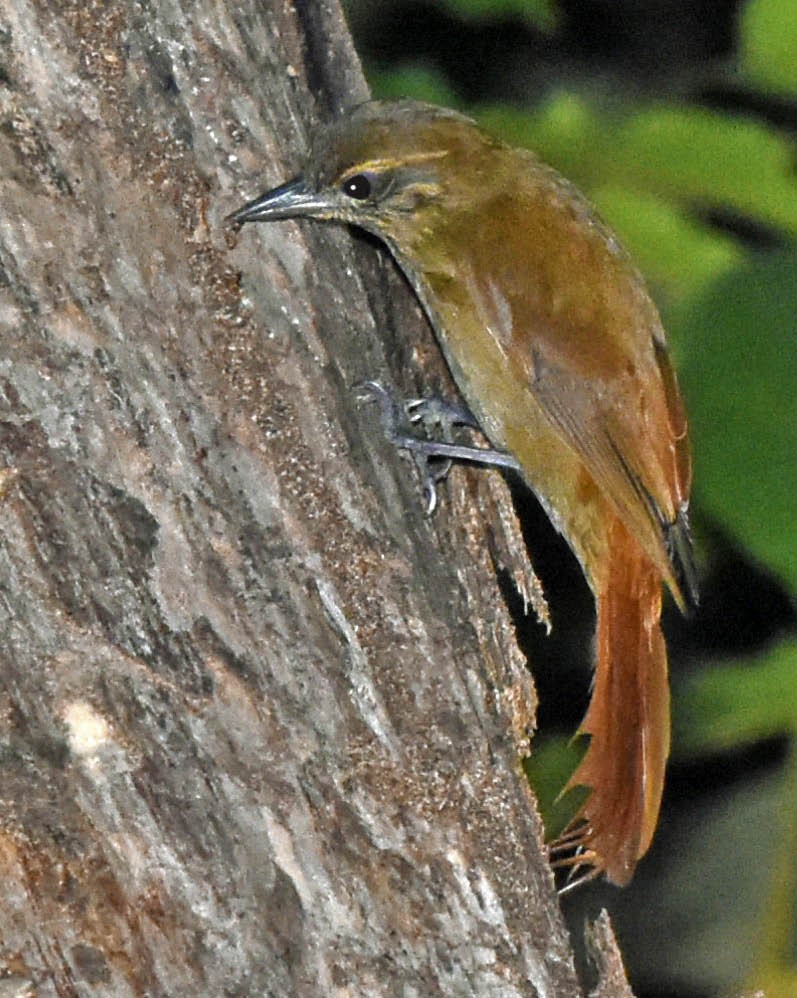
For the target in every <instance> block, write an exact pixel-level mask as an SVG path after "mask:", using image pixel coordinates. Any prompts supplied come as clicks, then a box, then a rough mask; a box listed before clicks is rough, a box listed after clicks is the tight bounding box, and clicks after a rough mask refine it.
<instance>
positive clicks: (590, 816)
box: [552, 520, 670, 886]
mask: <svg viewBox="0 0 797 998" xmlns="http://www.w3.org/2000/svg"><path fill="white" fill-rule="evenodd" d="M611 530H612V538H611V540H612V543H611V546H610V550H611V565H610V566H609V571H608V573H607V574H606V576H605V579H604V581H603V584H602V585H601V587H600V589H599V591H598V599H597V606H598V624H597V659H596V667H595V679H594V685H593V692H592V699H591V701H590V705H589V709H588V710H587V714H586V717H585V718H584V721H583V724H582V726H581V729H580V732H581V733H584V734H588V735H589V736H590V744H589V748H588V749H587V753H586V755H585V756H584V759H583V760H582V762H581V764H580V765H579V766H578V768H577V769H576V771H575V773H574V774H573V776H572V777H571V778H570V780H569V782H568V784H567V787H566V788H565V790H569V789H570V788H571V787H575V786H584V787H587V788H588V789H589V790H590V795H589V797H588V798H587V800H586V802H585V803H584V805H583V806H582V807H581V809H580V810H579V812H578V814H577V815H576V816H575V818H574V819H573V821H572V822H571V823H570V825H569V826H568V828H567V830H566V831H565V832H564V834H563V835H562V836H561V837H560V838H559V839H558V840H557V842H555V843H554V844H553V847H552V851H553V852H554V853H558V854H559V855H560V858H559V859H557V861H556V863H557V865H563V866H570V867H571V868H572V869H573V872H574V874H578V873H581V875H580V876H578V877H577V879H578V881H580V880H581V879H585V878H586V879H590V878H591V877H593V876H597V875H598V874H600V873H605V875H606V876H607V877H608V879H609V880H611V881H612V882H613V883H615V884H618V885H620V886H622V885H623V884H626V883H628V881H629V880H630V879H631V876H632V874H633V872H634V868H635V866H636V864H637V861H638V860H639V859H640V857H641V856H643V855H644V853H645V852H646V851H647V849H648V846H649V845H650V841H651V839H652V837H653V832H654V830H655V828H656V822H657V820H658V815H659V806H660V804H661V795H662V790H663V787H664V770H665V766H666V763H667V756H668V754H669V750H670V693H669V684H668V681H667V652H666V649H665V645H664V638H663V635H662V633H661V627H660V624H659V619H660V616H661V587H662V577H661V572H660V571H657V570H656V567H655V565H654V564H653V563H652V562H651V561H650V559H649V557H648V556H647V555H646V554H645V553H644V552H643V551H642V549H641V548H640V546H639V545H638V544H637V543H636V541H635V540H634V539H633V538H632V537H631V535H630V534H629V533H628V531H627V530H626V528H625V527H624V526H623V525H622V523H621V522H620V521H619V520H616V521H615V523H614V524H613V525H612V528H611ZM563 853H564V855H562V854H563ZM585 871H586V872H585Z"/></svg>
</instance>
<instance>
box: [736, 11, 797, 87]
mask: <svg viewBox="0 0 797 998" xmlns="http://www.w3.org/2000/svg"><path fill="white" fill-rule="evenodd" d="M741 28H742V30H741V42H742V45H741V48H742V72H743V73H744V74H745V75H746V76H747V77H748V78H749V80H750V82H751V83H752V84H754V85H758V86H760V87H761V88H762V89H764V90H775V91H781V92H782V93H785V94H787V95H789V96H791V97H793V96H794V94H795V92H797V5H795V2H794V0H750V2H749V3H747V4H745V6H744V8H743V12H742V23H741Z"/></svg>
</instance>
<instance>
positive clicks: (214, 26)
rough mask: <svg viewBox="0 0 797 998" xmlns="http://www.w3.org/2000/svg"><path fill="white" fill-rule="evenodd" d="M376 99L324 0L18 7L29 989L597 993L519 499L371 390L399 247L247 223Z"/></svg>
mask: <svg viewBox="0 0 797 998" xmlns="http://www.w3.org/2000/svg"><path fill="white" fill-rule="evenodd" d="M364 96H365V86H364V83H363V80H362V77H361V75H360V71H359V67H358V64H357V61H356V57H355V55H354V53H353V50H352V48H351V43H350V40H349V38H348V35H347V33H346V30H345V25H344V24H343V21H342V19H341V16H340V13H339V10H338V8H337V5H336V3H335V2H331V0H330V2H321V3H313V2H305V3H301V4H300V3H298V2H297V3H296V4H295V5H294V4H289V3H280V2H273V3H266V4H257V3H253V2H242V3H238V2H236V3H228V4H223V3H219V2H215V3H214V2H213V0H199V2H188V0H182V2H180V0H153V2H152V3H147V2H141V3H132V2H127V0H119V2H117V3H113V4H110V3H109V4H102V3H97V4H88V5H87V4H85V3H83V2H82V0H81V2H69V0H66V2H62V3H59V4H57V5H54V4H52V3H50V2H47V0H30V2H28V0H2V2H0V121H1V123H2V124H1V127H0V164H1V168H0V192H1V193H0V205H2V215H1V216H0V337H2V354H1V355H0V465H3V466H5V468H6V486H5V488H6V491H5V498H4V500H3V502H2V504H0V535H1V542H0V619H2V632H3V647H2V652H0V656H1V658H0V670H1V672H0V680H1V682H0V993H1V994H2V995H12V994H14V995H23V994H24V995H28V994H30V995H34V994H35V995H40V996H51V995H92V996H94V995H100V996H104V995H108V996H114V998H120V996H126V995H152V996H159V995H169V996H171V995H182V994H197V995H274V996H285V995H300V996H305V995H307V996H315V995H323V996H326V995H334V994H340V995H352V996H356V995H391V994H396V995H402V996H410V995H418V996H421V995H423V996H426V995H479V996H489V995H502V996H511V995H549V996H553V995H567V996H570V995H578V994H581V990H580V986H579V984H578V982H577V980H576V976H575V972H574V969H573V963H572V959H571V955H570V949H569V943H568V940H567V937H566V933H565V931H564V928H563V924H562V922H561V920H560V916H559V909H558V904H557V901H556V897H555V895H554V891H553V882H552V878H551V874H550V871H549V868H548V864H547V862H546V859H545V853H544V850H543V847H542V832H541V827H540V822H539V819H538V817H537V813H536V810H535V807H534V804H533V801H532V799H531V797H530V794H529V792H528V790H527V787H526V785H525V783H524V780H523V778H522V775H521V773H520V769H519V761H518V760H519V751H520V750H522V749H523V747H524V744H525V741H524V740H525V739H526V738H527V736H528V732H529V729H530V727H531V725H532V723H533V715H534V706H535V704H534V697H533V691H532V687H531V686H530V681H529V678H528V675H527V672H526V669H525V664H524V663H523V662H522V660H521V659H520V658H519V655H518V653H517V651H516V649H515V646H514V642H513V636H512V630H511V625H510V622H509V620H508V619H507V615H506V613H505V611H504V608H503V606H502V604H501V602H500V599H499V596H498V591H497V586H496V582H495V570H494V565H493V560H494V558H495V557H496V551H499V552H500V550H501V548H502V541H501V537H500V536H499V534H500V532H501V528H500V524H501V523H503V524H504V528H505V531H507V530H508V531H509V532H510V533H511V530H512V527H511V524H509V525H507V524H508V521H509V520H511V517H507V515H506V505H505V503H506V498H505V493H504V491H503V485H502V484H501V482H500V479H498V478H497V476H495V475H483V476H481V478H478V477H475V476H474V475H473V474H471V473H466V472H464V471H461V470H459V469H457V470H456V471H455V473H454V475H453V476H452V480H451V483H450V485H449V486H448V489H447V493H446V496H445V499H444V508H443V511H442V515H439V516H438V517H437V518H436V519H435V520H434V521H432V522H430V521H428V520H426V519H424V517H423V514H422V510H421V505H420V502H419V497H418V493H417V483H416V482H415V481H414V480H413V477H412V475H411V474H408V467H409V466H408V465H407V463H406V461H404V460H403V459H402V458H401V457H400V456H398V455H396V454H395V453H393V452H392V451H391V448H390V447H389V445H387V444H386V443H385V442H384V441H383V440H382V439H381V437H380V435H379V432H378V430H377V429H375V414H374V412H373V411H372V410H370V409H369V408H368V407H367V406H366V407H359V408H358V406H357V404H356V401H355V398H354V396H353V394H352V392H351V386H352V385H353V384H355V383H356V382H357V381H359V380H362V379H363V378H366V377H374V376H375V375H376V376H383V377H387V378H388V379H391V380H393V381H394V382H396V383H398V384H399V385H400V386H401V387H403V388H404V389H407V390H411V389H412V388H413V382H412V381H411V380H410V379H411V378H412V377H414V376H415V375H413V374H412V373H411V372H416V373H417V372H422V373H420V374H419V375H418V377H419V378H427V377H431V378H432V379H433V380H434V379H435V378H437V379H440V380H443V379H444V373H443V372H442V370H441V367H440V360H439V357H438V355H437V353H436V349H435V347H434V345H433V343H432V341H431V337H430V334H429V332H428V330H427V329H426V326H425V324H424V322H423V321H422V319H421V317H420V316H419V313H418V309H417V307H416V305H415V303H414V301H413V299H412V297H411V295H410V293H409V291H408V290H407V288H406V287H405V285H404V284H403V282H402V281H401V279H400V278H399V277H398V276H397V274H396V272H395V268H394V267H393V266H392V264H391V263H390V261H389V260H387V258H386V257H385V255H384V254H382V253H380V252H378V251H377V250H376V249H375V248H374V247H373V246H372V245H370V244H368V243H367V242H365V241H363V240H359V241H358V240H356V239H353V238H352V236H351V235H350V234H348V233H347V232H345V231H342V230H338V229H335V228H332V227H323V226H318V225H315V226H313V225H312V224H305V225H303V226H296V225H293V224H289V223H286V224H282V225H274V226H268V227H262V228H260V229H251V230H247V231H246V232H244V233H243V234H242V235H241V236H240V237H239V238H238V241H237V246H233V245H232V243H230V242H228V240H227V239H226V235H225V231H224V227H223V224H222V219H223V216H224V215H225V213H226V212H228V211H230V210H231V209H233V208H234V207H236V206H238V204H240V202H241V201H242V200H243V199H244V198H247V197H250V196H253V195H254V194H256V193H258V192H259V190H261V189H262V187H263V185H265V184H271V183H274V182H277V181H279V180H281V179H284V178H286V177H287V176H289V175H290V173H291V171H292V170H293V169H294V168H295V166H296V165H297V163H298V161H299V155H300V153H301V151H302V150H303V149H304V147H305V145H306V140H307V136H308V134H309V133H310V132H311V130H312V127H313V124H314V122H317V121H318V120H320V119H322V118H325V117H326V116H328V115H330V114H332V113H335V112H336V111H338V110H340V109H341V108H342V107H344V106H346V105H348V104H351V103H352V102H354V101H357V100H359V99H362V98H363V97H364ZM396 330H400V332H398V333H397V332H396ZM485 482H486V483H487V484H485ZM496 523H498V524H499V526H498V527H496V526H495V524H496ZM503 544H504V548H505V546H506V545H505V538H504V542H503ZM510 567H511V566H510ZM623 993H625V992H623V991H622V990H621V989H620V988H619V985H618V989H616V990H615V991H610V990H606V991H602V992H601V994H602V995H611V994H618V995H619V994H623Z"/></svg>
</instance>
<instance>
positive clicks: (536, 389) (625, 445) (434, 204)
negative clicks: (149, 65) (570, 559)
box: [228, 99, 698, 886]
mask: <svg viewBox="0 0 797 998" xmlns="http://www.w3.org/2000/svg"><path fill="white" fill-rule="evenodd" d="M287 218H310V219H315V220H321V221H331V222H336V223H348V224H350V225H352V226H356V227H359V228H361V229H364V230H366V231H367V232H369V233H371V234H372V235H374V236H376V237H377V238H378V239H379V240H381V241H382V243H384V244H385V245H386V246H387V248H388V250H389V251H390V253H391V254H392V255H393V257H394V258H395V260H396V262H397V263H398V265H399V267H400V268H401V270H402V271H403V272H404V274H405V276H406V277H407V279H408V281H409V283H410V285H411V286H412V288H413V289H414V292H415V294H416V295H417V298H418V300H419V301H420V303H421V305H422V307H423V310H424V312H425V313H426V316H427V318H428V320H429V323H430V325H431V327H432V329H433V331H434V333H435V335H436V338H437V340H438V342H439V345H440V348H441V350H442V353H443V355H444V357H445V360H446V362H447V364H448V367H449V369H450V371H451V374H452V376H453V379H454V382H455V383H456V386H457V389H458V391H459V393H460V394H461V396H462V399H463V400H464V402H465V404H466V406H467V409H468V410H469V411H470V413H472V415H473V419H474V421H475V423H476V424H477V425H478V427H479V428H480V430H481V432H482V433H483V434H484V436H485V438H486V440H487V441H488V442H489V444H490V447H491V451H490V453H494V454H497V455H501V454H505V455H507V458H506V460H505V461H504V462H503V466H504V467H514V468H517V470H518V471H519V474H520V475H521V477H522V479H523V480H524V481H525V483H526V485H527V486H528V487H529V488H530V489H531V490H532V491H533V492H534V493H535V495H536V496H537V498H538V499H539V501H540V503H541V505H542V507H543V508H544V510H545V511H546V513H547V515H548V517H549V518H550V520H551V522H552V524H553V526H554V527H555V528H556V529H557V530H558V531H559V532H560V533H561V534H562V535H563V537H564V538H565V540H566V541H567V543H568V544H569V546H570V548H571V549H572V551H573V552H574V554H575V556H576V558H577V559H578V562H579V564H580V566H581V568H582V571H583V573H584V575H585V577H586V579H587V582H588V584H589V586H590V588H591V590H592V593H593V595H594V598H595V601H596V609H597V614H596V621H597V622H596V634H595V663H594V670H595V671H594V677H593V685H592V692H591V699H590V703H589V706H588V709H587V712H586V715H585V717H584V720H583V722H582V724H581V726H580V728H579V733H580V734H586V735H588V736H589V741H588V747H587V749H586V753H585V755H584V757H583V758H582V760H581V762H580V763H579V765H578V766H577V768H576V769H575V772H574V773H573V775H572V776H571V777H570V779H569V781H568V782H567V784H566V786H565V788H564V790H569V789H571V788H573V787H576V786H581V787H584V788H586V790H587V791H588V793H587V796H586V799H585V800H584V802H583V804H581V805H580V807H579V808H578V810H577V812H576V814H575V816H574V818H573V819H572V821H571V822H570V824H569V825H568V826H567V828H566V829H565V832H564V833H562V835H561V836H560V837H559V838H558V839H557V840H556V841H555V842H554V843H553V847H552V855H553V856H554V857H556V864H557V865H560V866H564V867H565V868H567V869H568V871H569V874H570V878H571V880H573V879H574V877H576V875H577V879H578V881H579V882H580V881H581V880H582V879H591V878H593V877H597V876H599V875H603V876H605V877H606V879H608V880H609V881H610V882H611V883H614V884H616V885H619V886H623V885H625V884H627V883H628V882H629V881H630V879H631V877H632V875H633V873H634V870H635V868H636V865H637V863H638V861H639V860H640V859H641V857H642V856H643V855H644V854H645V853H646V851H647V850H648V848H649V846H650V843H651V840H652V838H653V834H654V831H655V828H656V825H657V822H658V816H659V811H660V806H661V799H662V793H663V786H664V777H665V768H666V763H667V758H668V755H669V749H670V702H669V700H670V697H669V681H668V666H667V652H666V647H665V641H664V637H663V634H662V630H661V608H662V592H663V587H664V586H666V587H667V588H668V589H669V591H670V593H671V594H672V596H673V597H674V599H675V602H676V604H677V605H678V607H679V608H680V609H681V610H682V611H683V612H686V611H687V610H688V609H689V608H690V607H691V606H693V605H696V603H697V598H698V590H697V573H696V569H695V563H694V558H693V552H692V543H691V537H690V529H689V516H688V510H689V493H690V488H691V479H692V463H691V453H690V445H689V439H688V427H687V418H686V413H685V407H684V403H683V400H682V396H681V394H680V391H679V388H678V383H677V380H676V375H675V372H674V368H673V365H672V363H671V360H670V357H669V353H668V348H667V342H666V338H665V332H664V329H663V327H662V323H661V319H660V317H659V313H658V311H657V309H656V306H655V304H654V302H653V300H652V298H651V295H650V293H649V292H648V290H647V288H646V286H645V283H644V280H643V278H642V276H641V275H640V273H639V271H638V270H637V269H636V267H635V266H634V264H633V263H632V261H631V260H630V258H629V255H628V254H627V252H626V251H625V249H624V248H623V247H622V245H621V243H620V241H619V239H618V238H617V237H616V236H615V234H614V233H613V232H612V231H611V229H610V228H609V227H608V226H607V224H606V223H605V222H604V221H603V220H602V219H601V218H600V216H599V215H598V213H597V212H596V210H595V209H594V208H593V206H592V205H591V204H590V202H589V200H588V199H587V198H586V197H585V195H583V194H582V193H581V192H580V191H579V190H578V189H577V188H576V187H575V186H574V185H573V184H572V183H570V182H569V181H568V180H566V179H565V178H564V177H563V176H561V175H560V174H559V173H558V172H556V171H555V170H554V169H553V168H552V167H550V166H548V165H547V164H545V163H544V162H543V161H542V160H541V159H540V158H539V157H538V156H537V155H536V154H535V153H534V152H532V151H530V150H527V149H517V148H513V147H512V146H510V145H508V144H506V143H504V142H503V141H501V140H500V139H499V138H497V137H495V136H493V135H491V134H489V133H488V132H487V131H486V130H484V129H483V128H482V127H481V126H479V125H478V124H477V123H476V122H475V121H473V120H472V119H470V118H469V117H467V116H465V115H463V114H461V113H459V112H457V111H453V110H449V109H446V108H441V107H437V106H434V105H430V104H426V103H421V102H418V101H414V100H409V99H404V100H398V101H379V100H373V101H368V102H366V103H364V104H361V105H358V106H357V107H355V108H353V109H351V110H350V111H348V112H347V113H345V114H344V115H343V116H341V117H340V118H337V119H335V120H333V121H332V122H331V123H329V124H327V125H325V126H323V127H321V128H320V129H318V131H317V133H316V134H315V136H314V138H313V140H312V142H311V144H310V148H309V153H308V155H307V157H306V160H305V162H304V165H303V169H302V171H301V173H299V174H298V175H297V176H296V177H294V178H293V179H292V180H290V181H288V182H287V183H284V184H282V185H281V186H279V187H276V188H274V189H273V190H269V191H267V192H266V193H265V194H262V195H260V196H259V197H257V198H255V199H254V200H252V201H250V202H248V203H247V204H245V205H244V206H243V207H241V208H240V209H238V210H237V211H235V212H233V213H232V214H231V215H230V216H228V219H229V221H231V222H232V223H234V224H236V225H238V226H240V225H243V224H244V223H248V222H263V221H274V220H279V219H287ZM476 450H477V453H481V451H480V450H479V449H478V448H477V449H476ZM485 450H486V448H485ZM443 453H444V454H450V453H451V451H450V450H449V451H445V450H444V451H443ZM455 456H456V455H455ZM497 463H499V464H501V462H500V461H498V462H497ZM563 792H564V791H563Z"/></svg>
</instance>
